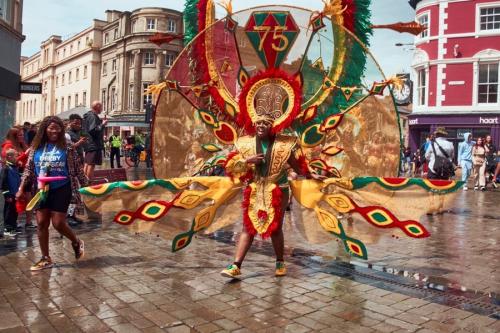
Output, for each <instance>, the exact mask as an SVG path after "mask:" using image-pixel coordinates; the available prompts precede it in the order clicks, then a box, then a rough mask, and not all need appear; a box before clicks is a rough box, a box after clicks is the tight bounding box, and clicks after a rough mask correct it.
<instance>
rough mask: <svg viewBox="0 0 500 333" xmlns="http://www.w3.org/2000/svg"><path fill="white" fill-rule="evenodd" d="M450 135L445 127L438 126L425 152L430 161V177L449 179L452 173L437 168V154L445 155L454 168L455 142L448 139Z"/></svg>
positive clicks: (428, 176)
mask: <svg viewBox="0 0 500 333" xmlns="http://www.w3.org/2000/svg"><path fill="white" fill-rule="evenodd" d="M447 135H448V132H446V130H445V128H444V127H438V128H437V129H436V131H435V132H434V136H435V139H434V140H433V141H431V143H430V144H429V147H428V148H427V150H426V152H425V158H426V160H427V161H429V172H428V174H427V178H428V179H445V180H448V179H449V178H450V177H451V176H453V174H452V173H447V172H445V173H443V172H441V171H439V170H437V168H435V167H434V166H435V164H436V155H437V156H440V157H444V158H446V159H448V161H449V162H450V163H451V167H452V168H453V164H452V158H453V155H454V148H453V143H451V142H450V141H448V140H446V139H445V137H446V136H447Z"/></svg>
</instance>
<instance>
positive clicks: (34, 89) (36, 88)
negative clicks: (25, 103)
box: [19, 82, 42, 94]
mask: <svg viewBox="0 0 500 333" xmlns="http://www.w3.org/2000/svg"><path fill="white" fill-rule="evenodd" d="M19 92H20V93H21V94H41V93H42V84H41V83H36V82H20V83H19Z"/></svg>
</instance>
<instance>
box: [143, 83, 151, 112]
mask: <svg viewBox="0 0 500 333" xmlns="http://www.w3.org/2000/svg"><path fill="white" fill-rule="evenodd" d="M150 85H151V83H149V82H143V83H142V96H143V97H142V107H143V108H144V107H145V106H146V105H147V104H149V103H153V94H146V90H148V88H149V86H150Z"/></svg>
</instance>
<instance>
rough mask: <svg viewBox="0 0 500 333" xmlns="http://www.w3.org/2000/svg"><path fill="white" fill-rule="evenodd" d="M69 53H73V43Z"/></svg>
mask: <svg viewBox="0 0 500 333" xmlns="http://www.w3.org/2000/svg"><path fill="white" fill-rule="evenodd" d="M69 54H73V45H70V46H69Z"/></svg>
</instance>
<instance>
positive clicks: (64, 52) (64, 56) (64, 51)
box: [63, 48, 66, 58]
mask: <svg viewBox="0 0 500 333" xmlns="http://www.w3.org/2000/svg"><path fill="white" fill-rule="evenodd" d="M63 58H66V48H64V49H63Z"/></svg>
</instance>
